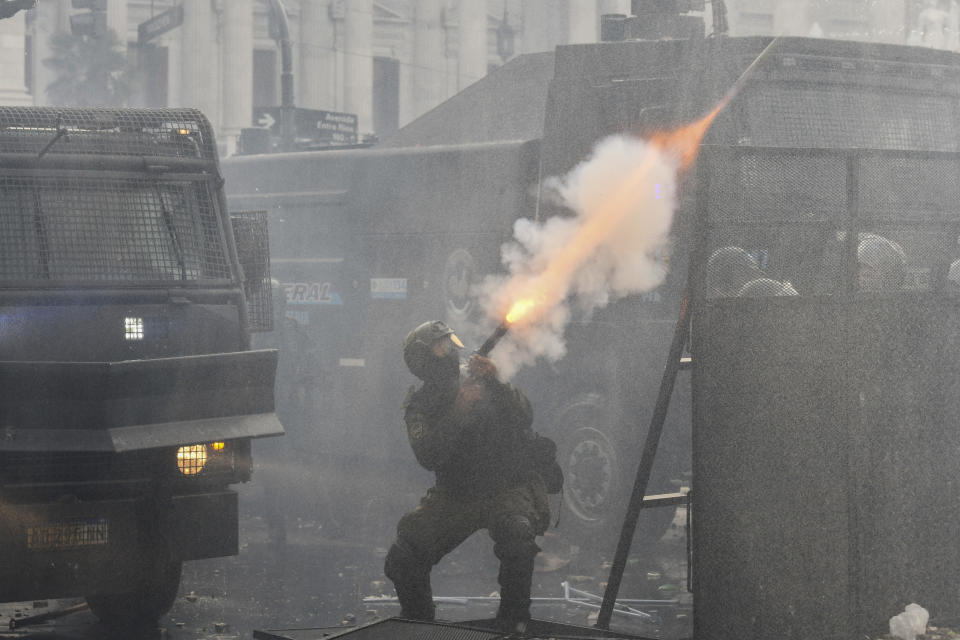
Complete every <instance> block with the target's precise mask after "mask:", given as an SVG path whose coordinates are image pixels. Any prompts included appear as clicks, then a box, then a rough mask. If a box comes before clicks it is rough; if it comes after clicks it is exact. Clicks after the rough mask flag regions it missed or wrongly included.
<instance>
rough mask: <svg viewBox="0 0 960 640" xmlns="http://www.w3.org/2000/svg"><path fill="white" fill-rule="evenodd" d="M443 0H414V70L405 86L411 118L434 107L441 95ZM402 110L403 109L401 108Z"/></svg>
mask: <svg viewBox="0 0 960 640" xmlns="http://www.w3.org/2000/svg"><path fill="white" fill-rule="evenodd" d="M442 12H443V2H442V0H417V1H416V3H415V5H414V15H413V69H411V71H410V75H411V82H410V83H408V85H407V92H408V94H409V99H408V102H409V105H410V108H409V111H408V113H407V117H404V114H401V121H402V122H406V121H410V120H412V119H414V118H416V117H417V116H420V115H422V114H423V113H426V112H427V111H429V110H430V109H432V108H433V107H435V106H437V105H438V104H440V103H441V102H442V101H443V98H444V81H445V79H446V69H445V68H444V67H445V63H446V58H445V57H444V56H445V51H444V42H443V37H444V33H443V23H442V16H441V14H442ZM401 111H403V109H401Z"/></svg>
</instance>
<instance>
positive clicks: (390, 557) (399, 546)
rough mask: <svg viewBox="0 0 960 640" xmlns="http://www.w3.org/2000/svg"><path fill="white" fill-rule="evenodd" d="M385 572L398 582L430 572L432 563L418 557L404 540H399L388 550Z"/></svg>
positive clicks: (384, 566) (384, 565)
mask: <svg viewBox="0 0 960 640" xmlns="http://www.w3.org/2000/svg"><path fill="white" fill-rule="evenodd" d="M383 573H384V575H386V576H387V577H388V578H390V579H391V580H393V581H394V582H397V581H398V580H403V579H405V578H409V577H411V576H418V575H420V574H423V573H427V574H429V573H430V565H429V564H428V563H425V562H424V561H423V560H421V559H420V558H418V557H417V554H416V553H414V551H413V549H411V548H410V546H409V545H407V544H406V543H405V542H403V541H402V540H397V541H396V542H394V543H393V545H392V546H391V547H390V550H389V551H387V558H386V560H385V561H384V563H383Z"/></svg>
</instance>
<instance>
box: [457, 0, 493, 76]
mask: <svg viewBox="0 0 960 640" xmlns="http://www.w3.org/2000/svg"><path fill="white" fill-rule="evenodd" d="M458 20H459V23H460V24H459V29H458V32H457V35H458V39H459V41H460V45H459V47H458V51H457V59H458V61H459V65H458V70H459V73H458V74H457V75H458V89H459V90H460V91H463V90H464V89H465V88H467V87H468V86H470V85H471V84H473V83H474V82H476V81H477V80H479V79H480V78H482V77H483V76H485V75H487V2H486V0H460V3H459V15H458Z"/></svg>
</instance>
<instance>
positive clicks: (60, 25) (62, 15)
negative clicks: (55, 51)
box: [33, 0, 70, 106]
mask: <svg viewBox="0 0 960 640" xmlns="http://www.w3.org/2000/svg"><path fill="white" fill-rule="evenodd" d="M69 8H70V0H51V1H50V2H38V3H37V6H36V8H35V9H34V11H36V12H37V13H36V19H35V20H34V22H33V103H34V104H36V105H41V106H42V105H46V104H49V103H50V101H49V99H48V97H47V87H48V86H49V85H50V83H51V82H53V80H54V78H55V75H54V73H53V71H51V70H50V68H49V67H47V65H45V64H43V61H44V60H46V59H47V58H49V57H50V56H51V55H52V54H51V51H50V38H52V37H53V34H55V33H61V32H64V31H69V30H70V18H69V13H68V12H69Z"/></svg>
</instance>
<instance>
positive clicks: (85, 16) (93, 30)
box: [70, 0, 107, 38]
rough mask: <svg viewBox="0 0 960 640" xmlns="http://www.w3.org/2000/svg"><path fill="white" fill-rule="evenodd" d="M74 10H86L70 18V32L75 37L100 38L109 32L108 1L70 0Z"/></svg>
mask: <svg viewBox="0 0 960 640" xmlns="http://www.w3.org/2000/svg"><path fill="white" fill-rule="evenodd" d="M70 4H71V5H73V8H74V9H86V11H84V12H83V13H75V14H73V15H72V16H70V31H71V32H72V33H73V35H75V36H90V37H93V38H97V37H100V36H102V35H104V34H105V33H106V32H107V0H70Z"/></svg>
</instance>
